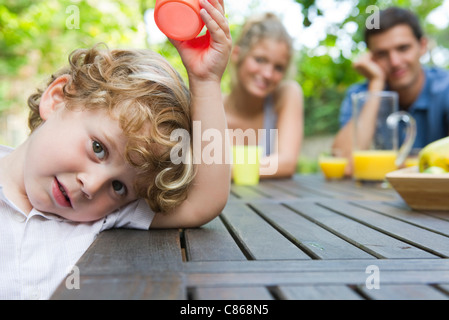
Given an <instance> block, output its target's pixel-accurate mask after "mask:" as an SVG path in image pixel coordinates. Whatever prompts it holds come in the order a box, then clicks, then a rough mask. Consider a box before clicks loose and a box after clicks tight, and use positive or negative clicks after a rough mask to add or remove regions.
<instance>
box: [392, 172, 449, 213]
mask: <svg viewBox="0 0 449 320" xmlns="http://www.w3.org/2000/svg"><path fill="white" fill-rule="evenodd" d="M386 178H387V180H388V182H390V184H391V185H392V186H393V188H394V189H395V190H396V192H397V193H399V195H400V196H401V197H402V199H404V201H405V202H406V203H407V204H408V205H409V206H410V208H412V209H416V210H449V173H443V174H432V173H420V172H419V171H418V167H417V166H415V167H410V168H405V169H400V170H397V171H393V172H390V173H388V174H387V176H386Z"/></svg>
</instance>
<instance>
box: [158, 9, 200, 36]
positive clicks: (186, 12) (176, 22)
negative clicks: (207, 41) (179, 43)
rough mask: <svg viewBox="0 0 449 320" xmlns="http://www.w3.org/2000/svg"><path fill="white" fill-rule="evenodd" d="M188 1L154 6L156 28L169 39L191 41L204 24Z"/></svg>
mask: <svg viewBox="0 0 449 320" xmlns="http://www.w3.org/2000/svg"><path fill="white" fill-rule="evenodd" d="M199 9H200V8H199V7H197V8H194V7H193V6H192V5H191V4H190V3H189V2H188V1H179V0H178V1H177V0H172V1H161V2H160V5H156V8H155V11H154V19H155V22H156V25H157V26H158V28H159V29H160V30H161V31H162V32H163V33H164V34H165V35H166V36H167V37H169V38H172V39H175V40H191V39H193V38H195V37H196V36H197V35H198V34H199V33H200V32H201V30H202V29H203V27H204V22H203V20H202V19H201V17H200V14H199Z"/></svg>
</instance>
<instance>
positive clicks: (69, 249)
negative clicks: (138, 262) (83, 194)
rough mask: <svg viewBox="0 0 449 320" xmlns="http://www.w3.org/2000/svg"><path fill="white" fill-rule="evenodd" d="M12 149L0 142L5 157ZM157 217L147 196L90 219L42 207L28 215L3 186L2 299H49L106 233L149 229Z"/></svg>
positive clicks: (0, 153)
mask: <svg viewBox="0 0 449 320" xmlns="http://www.w3.org/2000/svg"><path fill="white" fill-rule="evenodd" d="M11 151H12V149H11V148H8V147H4V146H0V158H1V157H4V156H6V155H7V154H8V153H10V152H11ZM153 218H154V213H153V212H152V211H151V209H150V208H149V206H148V205H147V203H146V202H145V201H144V200H137V201H134V202H132V203H131V204H129V205H127V206H125V207H123V208H121V209H120V210H117V211H115V212H114V213H112V214H110V215H108V216H106V217H105V218H103V219H101V220H98V221H95V222H90V223H77V222H71V221H68V220H66V219H63V218H61V217H58V216H56V215H49V214H44V213H42V212H40V211H38V210H36V209H32V210H31V212H30V213H29V214H28V216H27V215H26V214H24V213H23V212H22V211H21V210H20V209H18V208H17V207H16V206H15V205H14V204H13V203H12V202H10V201H9V200H8V199H7V198H6V197H5V195H4V194H3V188H2V186H1V185H0V299H49V298H50V297H51V295H52V293H53V292H54V290H55V289H56V288H57V287H58V286H59V285H60V284H61V283H63V281H65V279H66V277H67V275H69V274H72V272H73V270H74V266H75V264H76V262H77V261H78V260H79V258H80V257H81V256H82V255H83V253H84V252H85V251H86V250H87V249H88V248H89V246H90V245H91V244H92V242H93V241H94V240H95V238H96V236H97V235H98V234H99V233H100V232H102V231H104V230H107V229H111V228H132V229H143V230H148V229H149V227H150V224H151V222H152V220H153ZM79 272H80V274H81V275H82V270H79Z"/></svg>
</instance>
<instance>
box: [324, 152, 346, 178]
mask: <svg viewBox="0 0 449 320" xmlns="http://www.w3.org/2000/svg"><path fill="white" fill-rule="evenodd" d="M318 164H319V166H320V169H321V172H322V173H323V175H324V177H325V178H326V179H328V180H338V179H342V178H344V176H345V169H346V166H347V164H348V159H346V158H344V157H340V156H339V155H338V153H322V154H320V156H319V157H318Z"/></svg>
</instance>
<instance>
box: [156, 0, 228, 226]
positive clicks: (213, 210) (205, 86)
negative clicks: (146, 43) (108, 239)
mask: <svg viewBox="0 0 449 320" xmlns="http://www.w3.org/2000/svg"><path fill="white" fill-rule="evenodd" d="M200 4H201V6H202V8H203V9H202V10H201V17H202V19H203V21H204V22H205V24H206V27H207V29H208V32H207V34H206V35H205V36H203V37H200V38H197V39H194V40H191V41H175V40H171V41H172V43H173V45H174V46H175V47H176V48H177V50H178V51H179V53H180V55H181V58H182V61H183V63H184V65H185V67H186V69H187V73H188V76H189V84H190V90H191V93H192V111H191V112H192V120H193V121H194V125H195V126H196V127H197V128H201V136H198V135H194V136H193V137H192V139H194V143H200V145H201V148H200V149H201V150H199V151H200V152H197V154H194V157H195V159H196V161H198V162H200V163H199V164H197V166H198V167H197V174H196V176H195V179H194V183H193V185H192V187H191V189H190V191H189V193H188V197H187V199H186V200H185V201H184V202H183V203H182V204H181V205H180V206H179V207H178V208H176V209H175V210H174V211H173V212H169V213H167V214H156V216H155V218H154V221H153V223H152V225H151V227H152V228H183V227H197V226H200V225H203V224H204V223H207V222H208V221H210V220H212V219H213V218H215V217H216V216H217V215H219V214H220V212H221V210H222V209H223V207H224V206H225V204H226V201H227V199H228V195H229V187H230V166H229V164H228V162H229V161H227V159H225V157H226V156H227V151H226V143H227V139H226V119H225V113H224V107H223V100H222V96H221V87H220V83H221V78H222V75H223V72H224V70H225V69H226V66H227V63H228V60H229V55H230V51H231V46H232V40H231V35H230V31H229V26H228V22H227V20H226V18H225V15H224V7H223V0H200ZM205 131H209V132H213V136H214V139H215V138H216V137H220V139H219V140H221V141H215V140H214V141H213V142H212V143H213V146H214V148H215V149H214V150H215V152H217V151H218V149H217V148H221V150H220V151H221V155H222V158H221V161H216V160H217V159H215V161H214V162H212V163H211V164H207V163H206V162H205V161H204V159H203V157H202V155H203V154H202V150H203V148H204V147H205V146H207V145H208V144H210V143H211V142H210V141H202V140H203V139H202V137H203V132H205ZM196 133H199V132H197V130H195V129H194V134H196ZM195 151H198V150H195V148H194V152H195Z"/></svg>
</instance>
